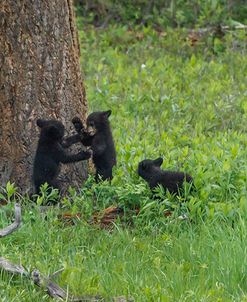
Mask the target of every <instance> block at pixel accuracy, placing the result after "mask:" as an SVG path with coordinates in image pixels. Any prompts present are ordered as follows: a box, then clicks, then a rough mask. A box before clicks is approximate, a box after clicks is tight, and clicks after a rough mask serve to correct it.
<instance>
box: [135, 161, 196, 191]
mask: <svg viewBox="0 0 247 302" xmlns="http://www.w3.org/2000/svg"><path fill="white" fill-rule="evenodd" d="M162 163H163V159H162V158H161V157H159V158H157V159H155V160H151V159H145V160H143V161H141V162H140V163H139V165H138V175H139V176H141V177H142V178H143V179H145V180H146V181H147V182H148V184H149V187H150V189H151V190H152V189H154V188H156V187H157V186H158V185H161V186H163V187H164V188H165V189H167V190H168V191H169V192H170V193H173V194H178V191H179V189H180V188H182V185H183V182H184V181H186V182H188V183H192V181H193V179H192V177H191V176H190V175H188V174H186V173H183V172H172V171H165V170H161V168H160V166H161V165H162Z"/></svg>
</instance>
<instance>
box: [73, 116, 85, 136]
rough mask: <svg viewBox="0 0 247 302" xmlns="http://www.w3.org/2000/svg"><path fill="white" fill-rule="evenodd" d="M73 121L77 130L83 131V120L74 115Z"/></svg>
mask: <svg viewBox="0 0 247 302" xmlns="http://www.w3.org/2000/svg"><path fill="white" fill-rule="evenodd" d="M72 123H73V125H74V127H75V130H76V131H77V132H81V131H82V130H84V126H83V123H82V121H81V120H80V118H79V117H77V116H76V117H74V118H73V119H72Z"/></svg>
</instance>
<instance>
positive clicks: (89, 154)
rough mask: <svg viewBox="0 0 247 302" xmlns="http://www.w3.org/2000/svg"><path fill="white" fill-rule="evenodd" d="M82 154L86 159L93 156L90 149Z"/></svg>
mask: <svg viewBox="0 0 247 302" xmlns="http://www.w3.org/2000/svg"><path fill="white" fill-rule="evenodd" d="M81 153H82V154H83V155H84V158H85V159H89V158H90V157H91V156H92V155H93V151H92V150H90V149H89V150H86V151H81Z"/></svg>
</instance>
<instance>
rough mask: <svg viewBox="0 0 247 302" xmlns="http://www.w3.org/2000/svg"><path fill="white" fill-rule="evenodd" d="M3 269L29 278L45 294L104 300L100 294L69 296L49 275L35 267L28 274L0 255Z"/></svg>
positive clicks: (77, 300)
mask: <svg viewBox="0 0 247 302" xmlns="http://www.w3.org/2000/svg"><path fill="white" fill-rule="evenodd" d="M1 269H2V270H4V271H6V272H8V273H11V274H15V275H22V276H25V277H27V278H29V279H30V280H32V281H33V283H34V284H35V285H37V286H39V287H40V288H42V289H44V290H45V291H46V292H47V294H48V295H49V296H50V297H52V298H56V299H60V300H66V301H71V302H96V301H104V299H103V298H102V297H101V296H84V297H74V296H70V295H69V294H68V292H67V291H65V290H64V289H63V288H62V287H60V286H59V285H58V284H56V283H55V282H53V281H51V279H50V278H49V277H45V276H44V275H42V274H41V273H40V272H39V271H38V270H37V269H34V270H33V271H32V273H31V274H30V273H29V272H27V271H26V270H25V269H24V267H23V266H21V265H17V264H14V263H12V262H10V261H9V260H7V259H5V258H3V257H0V270H1ZM61 271H62V270H59V271H57V272H55V273H54V274H52V276H54V275H57V274H58V273H60V272H61Z"/></svg>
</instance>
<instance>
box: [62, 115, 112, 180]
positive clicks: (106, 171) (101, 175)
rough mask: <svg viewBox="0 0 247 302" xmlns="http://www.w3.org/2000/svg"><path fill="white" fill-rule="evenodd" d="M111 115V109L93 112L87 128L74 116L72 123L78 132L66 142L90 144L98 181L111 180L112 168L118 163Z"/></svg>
mask: <svg viewBox="0 0 247 302" xmlns="http://www.w3.org/2000/svg"><path fill="white" fill-rule="evenodd" d="M110 115H111V110H108V111H103V112H93V113H91V114H90V115H89V116H88V118H87V121H86V126H87V128H86V129H85V128H84V126H83V123H82V121H81V120H80V119H79V118H78V117H75V118H73V120H72V123H73V124H74V127H75V130H76V131H77V133H78V134H77V135H74V136H72V137H70V138H68V140H67V142H65V145H66V144H68V145H70V144H72V143H75V142H76V141H78V140H79V141H81V143H82V144H83V145H84V146H90V148H91V149H92V152H93V163H94V166H95V169H96V181H97V182H98V181H99V180H100V179H102V180H111V179H112V168H113V166H114V165H116V150H115V145H114V141H113V137H112V133H111V128H110V123H109V120H108V118H109V116H110Z"/></svg>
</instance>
